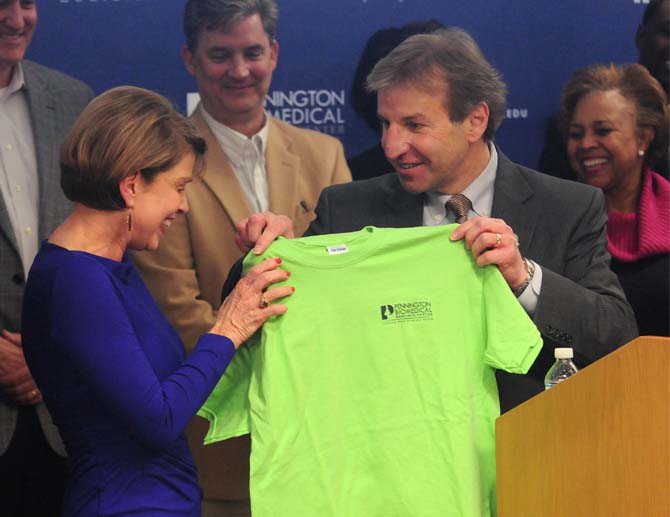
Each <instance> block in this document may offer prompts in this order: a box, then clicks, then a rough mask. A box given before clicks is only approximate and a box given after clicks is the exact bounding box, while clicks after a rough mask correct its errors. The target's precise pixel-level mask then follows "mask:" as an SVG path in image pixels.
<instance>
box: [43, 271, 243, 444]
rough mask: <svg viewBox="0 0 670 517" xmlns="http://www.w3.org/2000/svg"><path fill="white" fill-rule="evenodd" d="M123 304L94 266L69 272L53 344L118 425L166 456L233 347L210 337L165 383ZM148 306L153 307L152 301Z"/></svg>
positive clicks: (62, 275) (58, 291)
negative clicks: (167, 450)
mask: <svg viewBox="0 0 670 517" xmlns="http://www.w3.org/2000/svg"><path fill="white" fill-rule="evenodd" d="M144 291H146V290H145V289H144ZM121 296H122V293H120V292H119V290H118V288H117V286H115V285H114V282H113V280H112V278H111V277H110V274H109V273H108V272H107V271H106V270H105V269H104V268H103V267H101V266H100V265H99V264H96V263H95V262H94V261H78V262H77V263H70V264H68V265H66V266H64V267H63V268H61V269H60V270H59V272H58V275H57V277H56V279H55V282H54V289H53V292H52V297H51V300H50V303H51V304H52V308H51V312H52V315H53V319H52V321H53V324H52V335H51V339H52V342H53V343H54V344H55V345H56V346H57V347H58V349H59V351H62V353H63V354H66V356H67V357H68V359H69V360H70V361H71V362H72V366H73V368H74V369H75V370H76V371H77V373H78V375H79V376H80V378H81V379H82V382H83V383H84V384H85V387H86V389H87V390H88V391H89V393H90V396H91V397H92V398H94V400H96V402H97V403H99V404H101V405H102V407H104V408H105V410H106V411H108V412H109V414H110V416H111V417H112V418H117V419H119V420H120V421H123V422H125V423H126V424H127V426H128V427H129V429H130V430H132V432H133V434H134V435H135V436H136V437H137V438H138V439H140V440H142V442H144V444H145V445H146V446H148V447H152V448H165V447H168V446H170V445H171V444H172V443H173V442H174V441H175V440H176V439H177V437H178V436H179V435H180V434H181V433H182V432H183V430H184V427H185V426H186V424H187V423H188V421H189V420H190V419H191V418H192V417H193V416H194V415H195V413H196V411H197V410H198V409H199V408H200V406H201V405H202V403H203V402H204V401H205V399H206V398H207V396H208V395H209V393H210V392H211V390H212V388H213V387H214V385H215V384H216V382H217V381H218V379H219V378H220V377H221V375H222V373H223V372H224V371H225V369H226V367H227V365H228V363H229V362H230V360H231V359H232V356H233V354H234V353H235V347H234V345H233V343H232V342H231V341H230V340H229V339H228V338H226V337H223V336H218V335H214V334H206V335H204V336H203V337H202V338H201V339H200V340H199V342H198V345H197V346H196V348H195V350H194V351H193V353H192V354H191V355H190V356H189V357H188V358H187V359H185V360H183V361H182V362H181V364H176V365H175V368H174V370H173V371H171V373H168V374H167V375H166V376H165V377H164V378H159V377H158V376H157V374H156V369H155V368H154V367H153V365H152V364H151V362H150V360H149V358H148V357H147V354H146V351H145V349H144V348H143V343H140V342H139V341H138V337H137V335H136V332H135V330H134V328H133V326H132V324H131V321H130V318H129V315H128V313H127V310H126V308H125V306H124V304H123V303H122V299H121ZM146 302H147V303H150V304H154V305H155V302H154V301H153V299H151V297H150V296H149V295H148V294H147V300H146ZM149 321H150V322H151V318H149ZM162 323H163V324H165V322H164V321H163V322H162ZM167 349H168V348H167V347H166V350H167Z"/></svg>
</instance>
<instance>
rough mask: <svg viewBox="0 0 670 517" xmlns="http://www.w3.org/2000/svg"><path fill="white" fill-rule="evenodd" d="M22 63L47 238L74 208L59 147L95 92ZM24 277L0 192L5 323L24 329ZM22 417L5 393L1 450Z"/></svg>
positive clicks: (0, 323)
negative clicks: (63, 179)
mask: <svg viewBox="0 0 670 517" xmlns="http://www.w3.org/2000/svg"><path fill="white" fill-rule="evenodd" d="M21 67H22V68H23V76H24V81H25V90H26V93H27V99H28V108H29V111H30V122H31V125H32V128H33V138H34V142H35V154H36V158H37V175H38V181H39V207H38V209H39V239H40V241H41V240H43V239H46V238H47V237H48V236H49V235H50V234H51V232H53V230H54V229H55V228H56V226H58V225H59V224H60V223H61V222H62V221H63V219H65V217H66V216H67V215H68V214H69V212H70V210H71V208H72V206H71V204H70V202H69V201H68V200H67V199H66V198H65V195H64V194H63V191H62V190H61V188H60V165H59V158H58V157H59V148H60V144H61V142H62V141H63V139H64V138H65V135H66V134H67V132H68V131H69V129H70V127H71V126H72V124H73V122H74V120H75V119H76V117H77V116H78V115H79V113H80V112H81V111H82V110H83V109H84V106H86V104H88V101H89V100H90V99H91V98H92V97H93V92H92V91H91V89H90V88H89V87H88V86H87V85H86V84H84V83H82V82H80V81H77V80H76V79H72V78H71V77H68V76H67V75H65V74H62V73H60V72H57V71H56V70H52V69H50V68H46V67H44V66H41V65H38V64H37V63H33V62H31V61H26V60H24V61H22V63H21ZM23 277H24V274H23V267H22V265H21V258H20V256H19V252H18V247H17V243H16V237H15V235H14V230H13V229H12V224H11V222H10V220H9V216H8V214H7V209H6V208H5V204H4V201H3V199H2V196H0V328H4V329H7V330H11V331H13V332H19V331H20V328H21V303H22V301H23V287H24V283H25V279H24V278H23ZM37 415H38V417H39V420H40V423H41V425H42V429H43V430H44V434H45V436H46V438H47V441H48V442H49V444H50V445H51V447H52V448H53V449H54V450H55V451H56V452H57V453H59V454H61V455H63V456H64V455H65V449H64V447H63V444H62V442H61V440H60V437H59V436H58V432H57V430H56V428H55V426H54V425H53V423H52V422H51V417H50V416H49V413H48V412H47V410H46V408H45V406H44V404H39V405H38V407H37ZM16 416H17V409H16V407H15V406H14V405H13V404H12V403H10V402H8V401H5V400H3V399H2V398H0V454H2V453H3V452H4V451H5V449H7V447H8V446H9V442H10V440H11V438H12V435H13V434H14V428H15V426H16Z"/></svg>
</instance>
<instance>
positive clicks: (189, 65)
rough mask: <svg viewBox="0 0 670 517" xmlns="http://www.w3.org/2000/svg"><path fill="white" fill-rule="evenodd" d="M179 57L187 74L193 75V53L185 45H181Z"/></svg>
mask: <svg viewBox="0 0 670 517" xmlns="http://www.w3.org/2000/svg"><path fill="white" fill-rule="evenodd" d="M181 58H182V59H183V61H184V66H185V67H186V70H187V71H188V73H189V74H191V75H192V76H194V77H195V67H194V66H193V53H192V52H191V50H190V49H189V48H188V46H187V45H184V46H183V47H181Z"/></svg>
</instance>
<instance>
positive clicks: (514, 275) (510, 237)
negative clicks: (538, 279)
mask: <svg viewBox="0 0 670 517" xmlns="http://www.w3.org/2000/svg"><path fill="white" fill-rule="evenodd" d="M460 239H465V247H466V248H468V249H469V250H470V251H471V252H472V255H473V257H474V258H475V261H476V262H477V265H478V266H480V267H482V266H486V265H488V264H495V265H497V266H498V269H500V272H501V273H502V275H503V277H504V278H505V281H506V282H507V284H508V285H509V286H510V288H511V289H512V290H514V289H516V288H517V287H519V286H520V285H521V284H522V283H523V281H524V280H525V279H526V277H527V276H528V270H527V268H526V263H525V261H524V260H523V258H522V257H521V253H519V245H518V238H517V236H516V234H515V233H514V231H513V230H512V228H511V227H509V226H508V225H507V224H506V223H505V221H503V220H502V219H492V218H490V217H475V218H474V219H470V220H469V221H466V222H464V223H463V224H461V225H460V226H459V227H458V228H456V229H455V230H454V231H453V232H452V234H451V240H454V241H457V240H460Z"/></svg>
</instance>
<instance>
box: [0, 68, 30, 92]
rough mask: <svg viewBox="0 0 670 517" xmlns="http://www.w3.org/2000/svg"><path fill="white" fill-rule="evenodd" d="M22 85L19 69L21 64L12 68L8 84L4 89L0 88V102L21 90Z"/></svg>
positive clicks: (21, 71) (22, 79)
mask: <svg viewBox="0 0 670 517" xmlns="http://www.w3.org/2000/svg"><path fill="white" fill-rule="evenodd" d="M24 85H25V80H24V78H23V68H21V63H17V64H16V65H15V66H14V70H13V72H12V78H11V79H10V80H9V84H8V85H7V86H6V87H5V88H0V101H4V100H7V99H8V98H9V96H10V95H12V94H14V93H16V92H18V91H19V90H21V88H23V86H24Z"/></svg>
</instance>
